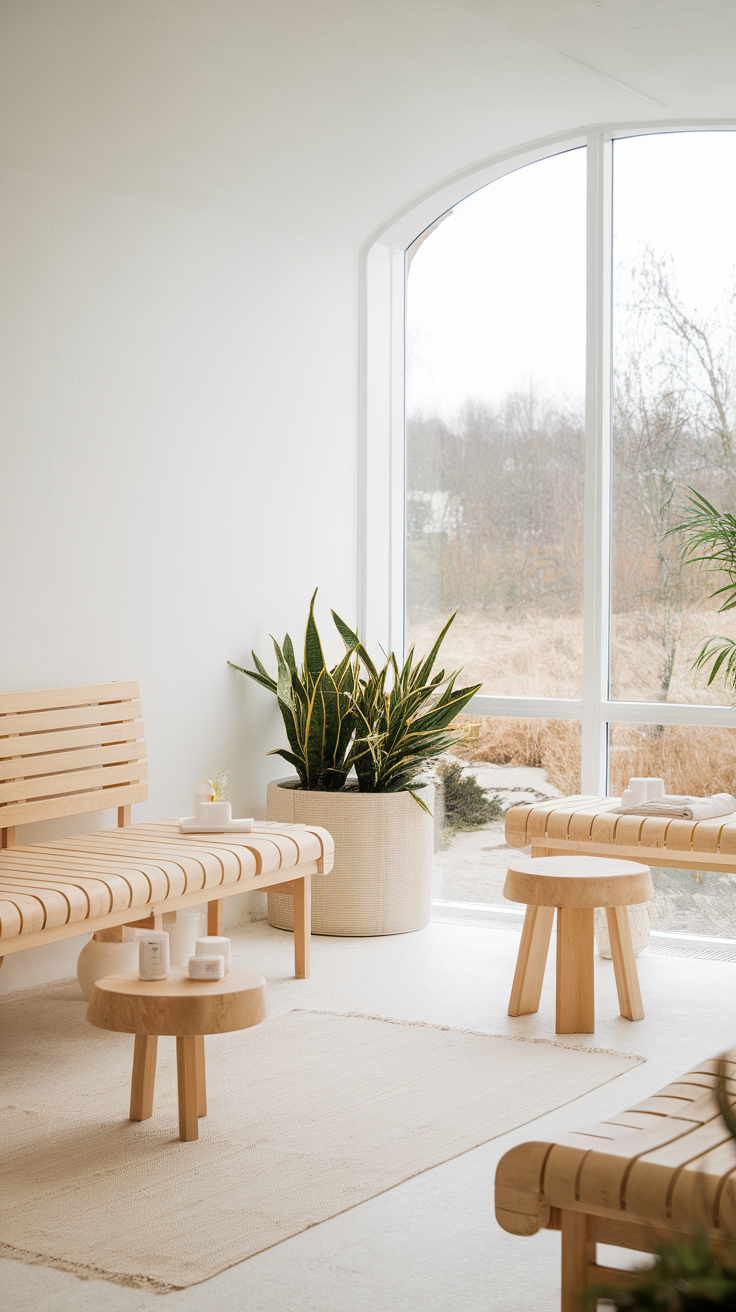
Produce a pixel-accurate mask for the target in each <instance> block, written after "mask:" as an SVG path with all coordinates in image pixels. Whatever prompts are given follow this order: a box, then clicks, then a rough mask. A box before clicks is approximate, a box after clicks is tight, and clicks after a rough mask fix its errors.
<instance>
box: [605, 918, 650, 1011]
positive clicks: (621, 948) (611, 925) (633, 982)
mask: <svg viewBox="0 0 736 1312" xmlns="http://www.w3.org/2000/svg"><path fill="white" fill-rule="evenodd" d="M606 919H607V921H608V937H609V940H610V944H611V957H612V959H613V969H614V973H615V976H616V989H617V991H618V1001H619V1007H620V1009H621V1015H622V1016H625V1017H626V1018H627V1019H628V1020H643V1019H644V1005H643V1003H642V1000H641V990H640V988H639V976H638V974H637V970H636V958H635V956H634V944H633V942H632V938H631V926H630V924H629V916H628V912H627V910H626V907H606Z"/></svg>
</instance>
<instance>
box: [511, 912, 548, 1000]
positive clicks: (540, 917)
mask: <svg viewBox="0 0 736 1312" xmlns="http://www.w3.org/2000/svg"><path fill="white" fill-rule="evenodd" d="M554 918H555V909H554V907H531V906H530V907H527V909H526V915H525V916H524V928H523V929H522V931H521V943H520V944H519V955H518V957H517V958H516V970H515V972H514V982H513V984H512V985H511V1000H510V1002H509V1016H528V1015H529V1013H530V1012H532V1011H539V999H540V996H541V993H542V981H543V979H544V967H545V965H546V964H547V953H548V951H549V939H550V934H551V933H552V924H553V921H554Z"/></svg>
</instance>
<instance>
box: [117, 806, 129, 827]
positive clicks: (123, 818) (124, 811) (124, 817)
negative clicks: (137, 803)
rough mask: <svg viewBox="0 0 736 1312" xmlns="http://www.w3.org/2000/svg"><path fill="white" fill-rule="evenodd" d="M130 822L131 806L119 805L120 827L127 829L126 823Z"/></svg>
mask: <svg viewBox="0 0 736 1312" xmlns="http://www.w3.org/2000/svg"><path fill="white" fill-rule="evenodd" d="M129 824H130V807H129V806H119V807H118V829H125V827H126V825H129Z"/></svg>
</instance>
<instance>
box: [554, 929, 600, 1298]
mask: <svg viewBox="0 0 736 1312" xmlns="http://www.w3.org/2000/svg"><path fill="white" fill-rule="evenodd" d="M558 933H559V930H558ZM560 1228H561V1230H562V1298H561V1300H560V1312H580V1295H581V1294H582V1292H583V1290H584V1289H585V1286H586V1285H587V1283H588V1263H589V1262H591V1263H592V1262H595V1243H592V1242H591V1241H590V1239H589V1238H588V1218H587V1216H586V1215H585V1213H584V1212H567V1211H565V1210H563V1211H562V1213H561V1227H560Z"/></svg>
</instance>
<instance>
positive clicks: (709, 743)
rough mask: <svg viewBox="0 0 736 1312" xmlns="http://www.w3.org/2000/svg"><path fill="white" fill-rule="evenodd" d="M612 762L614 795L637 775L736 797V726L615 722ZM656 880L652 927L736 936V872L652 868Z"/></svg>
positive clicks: (671, 789) (682, 790) (669, 788)
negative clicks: (709, 726)
mask: <svg viewBox="0 0 736 1312" xmlns="http://www.w3.org/2000/svg"><path fill="white" fill-rule="evenodd" d="M609 761H610V787H609V792H610V793H611V795H612V796H614V797H618V796H620V794H621V790H622V789H623V788H625V787H626V785H627V783H628V781H629V779H630V778H631V777H632V776H634V777H639V778H641V777H645V778H646V777H647V776H654V777H655V778H661V779H664V786H665V791H666V792H668V793H679V794H688V793H691V794H693V795H695V796H700V797H702V796H706V795H707V794H709V793H721V792H728V793H733V794H734V796H736V729H721V728H718V729H705V728H698V727H693V726H692V725H680V724H678V725H659V724H612V725H609ZM652 878H653V880H654V888H655V898H654V902H653V903H652V904H651V906H650V916H651V921H652V929H656V930H662V931H664V932H665V933H684V934H702V935H705V936H712V937H714V938H736V876H734V875H731V874H728V873H727V872H726V871H722V870H718V871H702V870H701V871H694V870H669V869H665V868H664V867H662V868H656V867H652Z"/></svg>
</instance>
